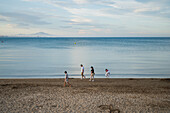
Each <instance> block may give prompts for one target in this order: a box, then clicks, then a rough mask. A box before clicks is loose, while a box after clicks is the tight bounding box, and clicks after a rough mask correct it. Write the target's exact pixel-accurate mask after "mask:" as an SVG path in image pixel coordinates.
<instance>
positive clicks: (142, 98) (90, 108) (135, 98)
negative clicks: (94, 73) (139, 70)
mask: <svg viewBox="0 0 170 113" xmlns="http://www.w3.org/2000/svg"><path fill="white" fill-rule="evenodd" d="M69 82H70V83H71V85H72V87H68V86H66V87H63V85H64V79H0V111H1V112H2V113H5V112H8V113H9V112H10V113H11V112H20V113H23V112H29V113H32V112H36V113H37V112H39V113H55V112H56V113H63V112H64V113H84V112H86V113H92V112H93V113H109V112H112V113H118V112H120V113H132V112H135V113H138V112H141V113H143V112H148V113H157V112H158V113H160V112H161V113H168V112H170V79H141V78H140V79H130V78H129V79H113V78H96V79H95V81H94V82H90V81H89V79H85V80H81V79H78V78H71V79H69Z"/></svg>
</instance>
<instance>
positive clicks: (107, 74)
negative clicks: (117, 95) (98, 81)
mask: <svg viewBox="0 0 170 113" xmlns="http://www.w3.org/2000/svg"><path fill="white" fill-rule="evenodd" d="M105 71H106V74H105V76H106V77H109V75H110V71H109V70H108V69H105Z"/></svg>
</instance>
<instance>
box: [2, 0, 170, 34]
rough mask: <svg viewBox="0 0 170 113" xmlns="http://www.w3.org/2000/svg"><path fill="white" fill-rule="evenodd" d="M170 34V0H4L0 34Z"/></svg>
mask: <svg viewBox="0 0 170 113" xmlns="http://www.w3.org/2000/svg"><path fill="white" fill-rule="evenodd" d="M38 34H42V35H46V36H69V37H74V36H77V37H79V36H87V37H88V36H97V37H98V36H100V37H103V36H108V37H118V36H120V37H125V36H127V37H128V36H139V37H140V36H170V0H1V1H0V36H4V35H5V36H6V35H7V36H30V35H38Z"/></svg>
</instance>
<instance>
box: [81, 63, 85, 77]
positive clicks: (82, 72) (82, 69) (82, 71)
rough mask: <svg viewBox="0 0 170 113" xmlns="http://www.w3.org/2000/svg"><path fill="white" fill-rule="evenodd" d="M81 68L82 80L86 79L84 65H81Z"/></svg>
mask: <svg viewBox="0 0 170 113" xmlns="http://www.w3.org/2000/svg"><path fill="white" fill-rule="evenodd" d="M80 66H81V79H83V78H84V79H85V78H86V77H85V76H84V67H83V64H81V65H80Z"/></svg>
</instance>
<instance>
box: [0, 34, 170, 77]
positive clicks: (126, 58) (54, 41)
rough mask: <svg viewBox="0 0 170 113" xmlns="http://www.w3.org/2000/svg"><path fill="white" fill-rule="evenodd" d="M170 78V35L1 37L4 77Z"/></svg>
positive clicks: (0, 60) (0, 70)
mask: <svg viewBox="0 0 170 113" xmlns="http://www.w3.org/2000/svg"><path fill="white" fill-rule="evenodd" d="M80 64H83V65H84V68H85V76H86V77H87V78H88V77H90V67H91V66H93V67H94V70H95V78H105V69H108V70H109V71H110V72H111V75H110V78H170V37H56V38H54V37H1V38H0V79H4V78H64V76H65V75H64V71H67V72H68V75H69V77H70V78H81V75H80Z"/></svg>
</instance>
